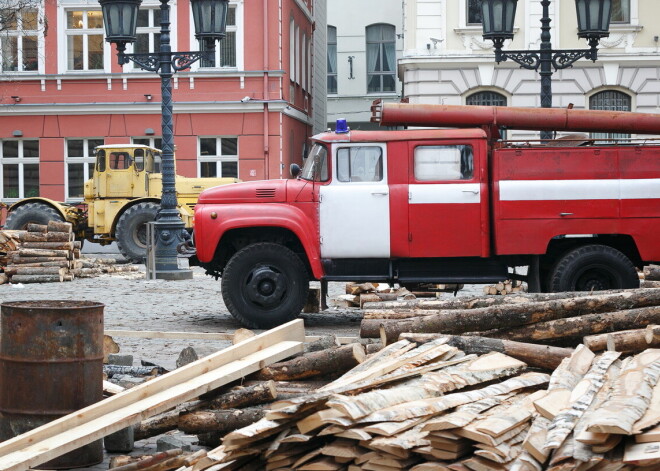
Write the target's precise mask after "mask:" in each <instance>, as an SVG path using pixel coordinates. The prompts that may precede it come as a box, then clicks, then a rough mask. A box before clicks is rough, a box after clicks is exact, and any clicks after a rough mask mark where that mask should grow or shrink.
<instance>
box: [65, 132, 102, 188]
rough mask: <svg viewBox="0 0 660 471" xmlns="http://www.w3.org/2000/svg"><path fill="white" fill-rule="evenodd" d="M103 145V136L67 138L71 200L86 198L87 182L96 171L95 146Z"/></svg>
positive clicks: (67, 163) (66, 155)
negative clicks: (95, 137) (96, 137)
mask: <svg viewBox="0 0 660 471" xmlns="http://www.w3.org/2000/svg"><path fill="white" fill-rule="evenodd" d="M102 145H103V139H102V138H98V139H67V140H66V154H65V158H66V183H67V192H66V194H67V198H68V199H69V200H81V199H82V198H84V196H85V195H84V190H85V182H86V181H87V180H89V179H90V178H92V175H93V173H94V148H95V147H96V146H102Z"/></svg>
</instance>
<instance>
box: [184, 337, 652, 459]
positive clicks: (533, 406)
mask: <svg viewBox="0 0 660 471" xmlns="http://www.w3.org/2000/svg"><path fill="white" fill-rule="evenodd" d="M449 340H450V338H449V337H445V338H436V339H435V340H432V341H430V342H427V343H423V344H418V343H416V342H411V341H409V340H406V339H402V340H400V341H398V342H395V343H393V344H391V345H389V346H387V347H385V348H384V349H382V350H381V351H379V352H377V353H375V354H373V355H371V356H370V357H367V358H366V359H365V361H363V362H362V363H361V364H359V365H358V366H356V367H354V368H353V369H351V370H350V371H348V372H347V373H345V374H344V375H342V376H341V377H339V378H338V379H336V380H334V381H333V382H331V383H329V384H327V385H325V386H323V387H320V388H318V389H316V390H315V391H313V392H310V393H308V394H305V395H303V396H300V397H292V398H290V399H286V400H279V401H277V402H275V403H274V404H272V405H270V406H269V407H268V408H267V410H266V411H265V413H264V417H263V418H261V419H260V420H258V421H254V422H253V423H251V424H250V425H247V426H245V427H243V428H241V429H239V430H235V431H233V432H230V433H228V434H226V435H225V436H224V438H223V440H222V445H221V446H219V447H218V448H216V449H215V450H212V451H210V452H209V453H208V456H207V461H206V464H205V465H204V466H198V467H196V468H195V469H196V470H197V471H202V470H203V469H206V468H210V467H211V466H212V469H213V470H215V471H219V470H238V469H240V470H246V469H254V470H257V469H267V470H275V469H293V470H310V471H311V470H347V471H357V470H360V469H364V470H373V471H381V470H382V471H386V470H397V469H406V470H411V471H424V470H455V471H461V470H474V471H481V470H508V469H515V470H543V469H553V470H580V469H585V470H586V469H599V470H606V469H607V470H620V469H633V467H635V466H656V467H655V468H654V467H648V468H645V469H649V470H650V469H657V465H658V464H659V463H660V427H656V426H657V425H658V424H659V423H660V381H659V379H660V350H654V349H648V350H644V351H643V352H641V353H639V354H637V355H635V356H631V357H628V358H625V359H622V358H621V353H620V352H614V351H608V352H605V353H602V354H599V355H596V354H594V353H593V352H592V351H591V350H589V349H588V348H587V347H585V346H584V345H581V346H579V347H578V348H577V349H575V350H570V352H572V354H571V355H570V356H565V357H564V359H563V360H562V361H561V362H560V363H559V364H558V365H557V366H556V368H555V369H554V372H553V373H552V375H551V376H548V375H547V374H544V373H541V372H527V371H525V370H526V365H525V363H524V362H522V361H520V360H518V359H516V358H513V357H511V356H508V355H504V354H502V353H498V352H492V353H488V354H485V355H482V356H477V355H474V354H465V352H462V351H461V350H459V349H458V348H456V347H453V346H451V345H449V343H448V341H449Z"/></svg>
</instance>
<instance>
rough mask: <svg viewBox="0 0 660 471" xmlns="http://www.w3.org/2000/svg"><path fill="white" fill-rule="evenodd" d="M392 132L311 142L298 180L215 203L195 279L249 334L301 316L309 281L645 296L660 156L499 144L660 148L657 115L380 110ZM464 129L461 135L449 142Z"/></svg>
mask: <svg viewBox="0 0 660 471" xmlns="http://www.w3.org/2000/svg"><path fill="white" fill-rule="evenodd" d="M372 119H373V120H375V121H379V122H380V123H381V125H387V126H402V125H406V126H418V127H419V126H433V127H435V129H410V130H401V131H350V130H349V129H348V128H346V127H345V126H343V127H342V125H341V124H340V126H339V127H338V129H337V130H336V131H335V132H327V133H323V134H319V135H316V136H314V137H313V138H312V140H313V146H312V148H311V151H310V153H309V156H308V157H307V159H306V162H305V164H304V167H303V168H302V169H300V168H299V167H297V168H296V166H292V167H293V169H292V170H293V173H294V174H295V176H297V178H295V179H289V180H269V181H257V182H245V183H237V184H235V185H226V186H222V187H216V188H212V189H209V190H206V191H204V192H203V193H202V194H201V195H200V197H199V202H198V204H197V206H196V208H195V230H194V240H195V245H196V251H197V253H196V257H197V260H198V263H199V264H200V265H202V266H203V267H205V268H206V270H207V273H209V274H211V275H214V276H216V277H222V284H221V286H222V296H223V298H224V301H225V303H226V305H227V307H228V309H229V311H230V312H231V313H232V315H233V316H234V317H236V318H237V319H238V320H239V321H241V322H242V323H243V324H244V325H246V326H249V327H260V328H265V327H271V326H274V325H278V324H281V323H283V322H285V321H287V320H290V319H292V318H294V317H295V316H297V315H298V313H299V312H300V310H301V309H302V307H303V305H304V303H305V301H306V298H307V293H308V287H309V281H310V280H320V281H321V282H322V287H323V286H325V284H326V282H327V281H342V280H345V281H348V280H350V281H383V282H389V283H398V284H401V285H408V284H416V283H493V282H498V281H502V280H505V279H507V278H510V277H511V273H510V270H511V269H512V267H519V266H527V267H528V270H527V275H526V281H527V282H528V284H529V288H530V291H544V292H550V291H581V290H601V289H614V288H634V287H638V286H639V280H638V276H637V271H636V268H639V267H641V266H642V265H643V264H645V263H648V262H652V261H658V260H660V145H659V144H658V143H657V142H656V141H653V140H652V139H648V140H640V139H636V140H630V141H607V140H603V141H599V140H597V139H596V138H589V137H587V135H586V134H584V135H579V136H577V137H574V138H573V139H564V138H560V139H556V140H551V141H545V142H536V143H534V142H531V141H525V142H522V141H506V140H502V139H501V138H500V137H499V136H500V130H501V129H502V128H511V129H514V128H515V129H524V130H552V131H579V132H586V133H588V132H617V133H633V134H637V135H639V134H660V115H653V114H639V113H625V112H609V111H588V110H571V109H526V108H513V107H478V106H444V105H441V106H438V105H411V104H385V105H381V104H375V105H374V107H373V118H372ZM438 127H453V128H454V129H437V128H438Z"/></svg>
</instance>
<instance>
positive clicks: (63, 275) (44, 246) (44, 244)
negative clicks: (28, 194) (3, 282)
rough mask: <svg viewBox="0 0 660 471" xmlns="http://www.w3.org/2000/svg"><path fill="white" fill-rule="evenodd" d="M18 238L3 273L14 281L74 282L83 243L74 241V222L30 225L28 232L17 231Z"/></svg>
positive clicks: (15, 232) (10, 251)
mask: <svg viewBox="0 0 660 471" xmlns="http://www.w3.org/2000/svg"><path fill="white" fill-rule="evenodd" d="M14 234H16V235H17V239H18V241H19V243H18V244H16V247H15V248H14V249H13V250H9V251H8V252H7V265H6V266H5V269H4V273H5V275H6V276H7V277H9V281H10V282H11V283H44V282H51V281H71V280H73V278H74V275H73V273H72V272H71V270H72V269H74V268H76V259H78V258H80V242H79V241H75V240H74V234H73V232H72V226H71V223H68V222H59V221H50V222H49V223H48V225H42V224H28V225H27V231H14Z"/></svg>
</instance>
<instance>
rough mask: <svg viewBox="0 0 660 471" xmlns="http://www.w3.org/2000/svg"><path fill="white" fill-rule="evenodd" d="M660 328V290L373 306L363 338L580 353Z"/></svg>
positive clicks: (369, 307) (366, 314)
mask: <svg viewBox="0 0 660 471" xmlns="http://www.w3.org/2000/svg"><path fill="white" fill-rule="evenodd" d="M650 324H660V288H651V289H637V290H622V291H603V292H599V293H598V294H593V293H587V292H579V293H547V294H526V293H518V294H516V295H509V296H494V297H480V298H462V299H451V300H433V301H421V300H413V301H396V302H381V303H374V304H367V305H366V309H365V312H364V319H363V320H362V324H361V329H360V336H361V337H363V338H378V337H380V338H381V340H382V341H383V342H384V343H385V344H387V343H391V342H393V341H396V340H397V339H398V338H399V335H400V334H401V333H403V332H408V333H442V334H452V335H457V336H478V337H488V338H491V339H501V340H514V341H518V342H531V343H540V344H548V345H559V346H570V347H575V346H576V345H578V344H579V343H581V342H582V339H583V337H585V336H587V335H594V334H602V333H611V332H618V331H622V330H628V329H636V328H642V327H645V326H647V325H650Z"/></svg>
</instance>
